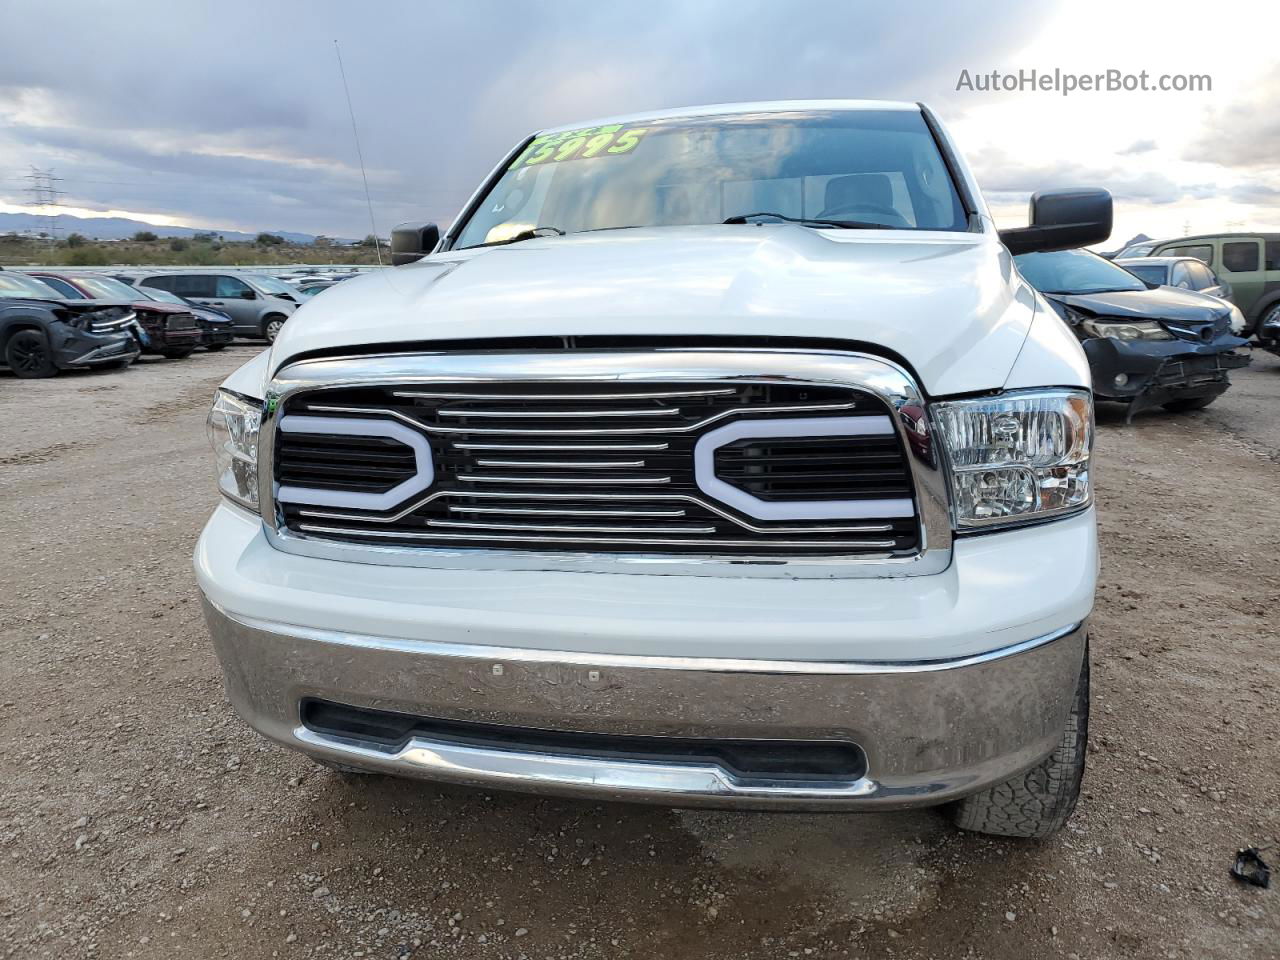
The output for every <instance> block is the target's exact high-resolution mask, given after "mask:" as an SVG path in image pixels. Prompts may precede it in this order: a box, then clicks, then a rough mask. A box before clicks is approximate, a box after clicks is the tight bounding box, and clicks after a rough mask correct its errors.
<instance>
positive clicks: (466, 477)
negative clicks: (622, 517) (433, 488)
mask: <svg viewBox="0 0 1280 960" xmlns="http://www.w3.org/2000/svg"><path fill="white" fill-rule="evenodd" d="M455 479H456V480H458V481H459V482H461V483H595V484H601V483H609V484H614V483H625V484H628V485H635V484H649V485H650V486H653V485H661V484H664V483H670V482H671V478H670V477H498V476H493V477H486V476H482V475H480V474H475V473H460V474H458V476H457V477H456V478H455ZM455 492H456V491H455ZM613 498H614V499H615V500H617V499H621V498H619V497H618V496H617V494H614V495H613Z"/></svg>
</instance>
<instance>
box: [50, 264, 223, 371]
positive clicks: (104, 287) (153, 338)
mask: <svg viewBox="0 0 1280 960" xmlns="http://www.w3.org/2000/svg"><path fill="white" fill-rule="evenodd" d="M27 273H28V275H29V276H32V277H35V278H36V279H38V280H42V281H44V282H45V283H47V284H48V285H49V286H51V287H53V288H54V289H55V290H57V291H58V293H60V294H62V295H63V296H64V297H65V298H66V299H68V300H77V299H85V300H94V299H99V300H101V299H106V300H112V301H116V302H120V303H129V304H130V305H131V307H132V309H133V312H134V313H135V314H136V315H137V325H136V326H135V327H134V329H133V332H134V336H135V337H136V338H137V340H138V346H139V347H140V348H141V349H142V352H143V353H155V354H159V355H160V356H162V357H167V358H168V359H170V360H182V359H184V358H185V357H189V356H190V355H191V353H192V351H194V350H195V348H196V347H198V346H200V338H201V333H200V328H199V326H197V324H196V319H195V316H194V315H193V314H192V313H191V310H190V309H189V308H187V307H186V306H185V305H184V306H174V305H173V304H170V303H160V302H159V301H157V300H152V299H150V298H149V297H146V296H140V295H139V294H138V291H137V290H135V289H134V288H133V287H131V286H129V285H128V284H127V283H121V282H120V281H119V280H117V279H115V278H114V277H107V276H103V275H102V274H100V273H72V272H64V271H56V272H55V271H47V270H29V271H27Z"/></svg>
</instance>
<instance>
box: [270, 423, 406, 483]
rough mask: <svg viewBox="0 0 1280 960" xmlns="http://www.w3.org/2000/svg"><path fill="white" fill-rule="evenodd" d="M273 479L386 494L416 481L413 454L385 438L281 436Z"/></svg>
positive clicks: (397, 443)
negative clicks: (414, 479) (412, 480)
mask: <svg viewBox="0 0 1280 960" xmlns="http://www.w3.org/2000/svg"><path fill="white" fill-rule="evenodd" d="M276 465H277V470H276V477H277V479H279V481H280V482H281V483H282V484H289V485H292V486H298V487H317V488H320V489H325V490H354V491H359V492H362V493H384V492H386V491H387V490H390V489H391V488H392V487H394V486H396V485H397V484H399V483H403V482H404V481H405V480H408V479H409V478H410V477H412V476H413V475H414V472H415V469H416V464H415V459H414V453H413V450H412V449H410V448H409V447H407V446H405V445H404V444H403V443H401V442H400V441H399V440H392V439H390V438H388V437H347V436H328V435H324V434H312V433H284V432H281V433H280V435H279V438H278V440H277V444H276Z"/></svg>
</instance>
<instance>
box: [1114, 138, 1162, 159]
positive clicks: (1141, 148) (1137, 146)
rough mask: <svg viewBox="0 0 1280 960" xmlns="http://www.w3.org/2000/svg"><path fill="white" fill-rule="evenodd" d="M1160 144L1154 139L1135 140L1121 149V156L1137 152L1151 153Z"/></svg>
mask: <svg viewBox="0 0 1280 960" xmlns="http://www.w3.org/2000/svg"><path fill="white" fill-rule="evenodd" d="M1157 146H1158V144H1157V143H1156V142H1155V141H1154V140H1135V141H1134V142H1133V143H1131V144H1129V146H1127V147H1125V148H1124V149H1123V150H1121V151H1119V153H1120V155H1121V156H1128V155H1131V154H1135V153H1150V152H1151V151H1152V150H1154V149H1156V147H1157Z"/></svg>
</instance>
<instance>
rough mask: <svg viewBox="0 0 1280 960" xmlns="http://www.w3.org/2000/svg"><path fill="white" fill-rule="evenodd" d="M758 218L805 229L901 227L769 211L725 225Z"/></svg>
mask: <svg viewBox="0 0 1280 960" xmlns="http://www.w3.org/2000/svg"><path fill="white" fill-rule="evenodd" d="M756 217H773V218H774V219H775V220H785V221H786V222H787V223H798V224H800V225H801V226H805V227H840V228H842V229H845V230H899V229H901V228H900V227H894V226H891V225H890V224H887V223H871V222H870V221H868V220H821V219H818V218H816V217H788V216H787V215H786V214H785V213H772V212H770V211H768V210H762V211H760V212H759V213H740V214H738V215H737V216H736V217H730V218H729V219H727V220H725V221H724V222H725V223H748V222H750V221H751V220H754V219H755V218H756Z"/></svg>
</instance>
